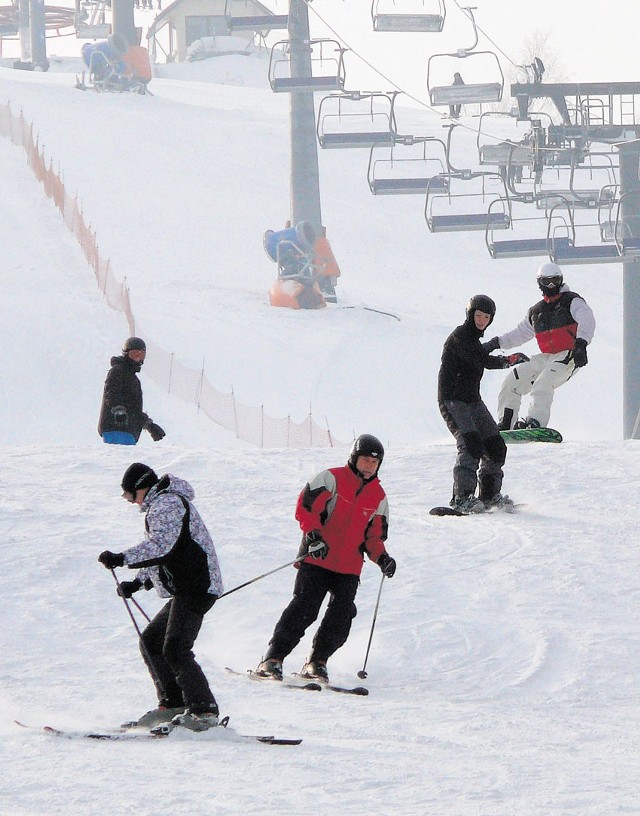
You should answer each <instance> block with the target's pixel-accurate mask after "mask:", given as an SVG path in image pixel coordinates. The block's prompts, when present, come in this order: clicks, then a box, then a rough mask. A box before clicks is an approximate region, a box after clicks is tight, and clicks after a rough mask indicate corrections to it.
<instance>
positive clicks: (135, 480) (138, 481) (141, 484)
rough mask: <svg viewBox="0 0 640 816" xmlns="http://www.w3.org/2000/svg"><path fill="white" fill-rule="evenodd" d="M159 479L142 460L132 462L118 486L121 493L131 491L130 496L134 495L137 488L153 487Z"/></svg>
mask: <svg viewBox="0 0 640 816" xmlns="http://www.w3.org/2000/svg"><path fill="white" fill-rule="evenodd" d="M159 481H160V480H159V479H158V476H157V474H156V472H155V470H154V469H153V468H151V467H149V465H144V464H143V463H142V462H134V463H133V464H132V465H129V467H128V468H127V469H126V470H125V472H124V476H123V477H122V482H121V483H120V487H121V488H122V492H123V493H131V495H132V496H135V495H136V491H137V490H144V488H145V487H153V486H154V484H157V483H158V482H159Z"/></svg>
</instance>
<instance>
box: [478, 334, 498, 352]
mask: <svg viewBox="0 0 640 816" xmlns="http://www.w3.org/2000/svg"><path fill="white" fill-rule="evenodd" d="M482 348H483V349H484V350H485V351H486V352H487V354H491V352H492V351H497V350H498V349H499V348H500V338H499V337H492V338H491V340H487V342H486V343H483V344H482Z"/></svg>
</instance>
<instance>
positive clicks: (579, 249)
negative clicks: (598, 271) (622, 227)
mask: <svg viewBox="0 0 640 816" xmlns="http://www.w3.org/2000/svg"><path fill="white" fill-rule="evenodd" d="M556 210H558V211H560V212H558V213H556ZM565 213H566V216H565ZM587 229H588V230H589V231H590V232H591V233H596V234H597V232H598V230H597V225H596V224H578V225H576V222H575V208H574V206H573V202H572V201H570V200H565V201H564V202H558V204H556V205H555V206H554V207H553V208H552V209H551V210H550V212H549V219H548V228H547V236H548V239H549V258H550V259H551V260H552V261H553V262H554V263H557V264H559V265H561V266H571V265H577V264H604V263H620V262H621V260H622V258H621V257H620V253H619V252H618V249H617V247H616V246H614V245H612V244H607V243H603V242H602V241H597V242H592V243H581V242H579V241H578V240H577V235H578V230H587Z"/></svg>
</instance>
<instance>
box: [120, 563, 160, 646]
mask: <svg viewBox="0 0 640 816" xmlns="http://www.w3.org/2000/svg"><path fill="white" fill-rule="evenodd" d="M111 574H112V575H113V580H114V581H115V582H116V586H117V587H118V589H120V581H118V576H117V575H116V571H115V570H114V569H112V570H111ZM118 594H119V595H120V593H118ZM120 597H121V598H122V601H123V603H124V605H125V607H126V610H127V612H128V613H129V617H130V618H131V622H132V623H133V625H134V626H135V628H136V632H137V633H138V637H140V638H141V637H142V632H141V631H140V627H139V626H138V621H137V620H136V619H135V618H134V617H133V612H132V611H131V607H130V606H129V604H128V603H127V599H126V598H125V597H124V595H120ZM131 600H132V601H133V603H134V604H135V605H136V606H137V607H138V609H139V610H140V612H142V614H143V615H144V616H145V618H146V619H147V620H148V621H150V620H151V618H150V617H149V616H148V615H147V613H146V612H145V611H144V609H143V608H142V607H141V606H140V604H139V603H138V602H137V601H135V600H134V599H133V598H131Z"/></svg>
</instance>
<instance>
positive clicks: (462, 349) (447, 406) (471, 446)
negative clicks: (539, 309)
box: [438, 295, 528, 513]
mask: <svg viewBox="0 0 640 816" xmlns="http://www.w3.org/2000/svg"><path fill="white" fill-rule="evenodd" d="M495 314H496V304H495V303H494V301H493V300H492V299H491V298H490V297H488V296H487V295H475V296H474V297H472V298H471V300H470V301H469V303H468V305H467V308H466V319H465V321H464V323H462V325H460V326H458V327H457V328H456V329H454V330H453V332H452V333H451V334H450V335H449V337H448V338H447V339H446V341H445V344H444V348H443V350H442V361H441V365H440V371H439V374H438V406H439V408H440V413H441V414H442V418H443V419H444V421H445V422H446V423H447V428H448V429H449V430H450V431H451V433H452V434H453V436H454V437H455V440H456V446H457V450H458V453H457V457H456V461H455V465H454V468H453V496H452V498H451V501H450V502H449V506H450V507H452V508H453V509H454V510H459V511H460V512H462V513H482V512H484V511H485V510H487V509H489V508H491V507H498V508H501V509H505V510H510V509H512V508H513V501H512V500H511V499H510V498H509V496H503V494H502V493H501V489H502V479H503V475H504V474H503V466H504V463H505V460H506V457H507V446H506V444H505V442H504V440H503V439H502V437H501V436H500V431H499V430H498V426H497V425H496V422H495V420H494V419H493V417H492V416H491V413H490V411H489V409H488V408H487V406H486V405H485V404H484V402H483V401H482V397H481V396H480V381H481V380H482V376H483V374H484V370H485V369H486V368H488V369H498V368H508V367H509V366H515V365H518V364H520V363H522V362H524V361H525V360H528V357H526V355H524V354H521V353H517V354H512V355H511V356H509V357H503V356H497V355H496V356H492V355H491V354H489V352H488V351H486V350H485V348H484V347H483V345H482V343H481V342H480V338H481V337H482V335H483V334H484V332H485V330H486V329H487V327H488V326H489V325H491V323H492V322H493V318H494V317H495ZM478 487H479V492H478V496H476V488H478Z"/></svg>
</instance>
